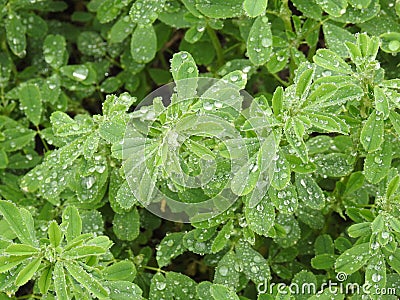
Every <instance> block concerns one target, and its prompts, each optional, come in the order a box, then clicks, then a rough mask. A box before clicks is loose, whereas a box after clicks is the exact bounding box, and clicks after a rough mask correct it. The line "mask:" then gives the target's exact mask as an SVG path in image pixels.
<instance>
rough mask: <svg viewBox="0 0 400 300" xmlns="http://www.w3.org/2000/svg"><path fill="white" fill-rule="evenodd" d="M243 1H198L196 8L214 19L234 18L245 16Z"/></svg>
mask: <svg viewBox="0 0 400 300" xmlns="http://www.w3.org/2000/svg"><path fill="white" fill-rule="evenodd" d="M242 6H243V1H239V0H214V1H212V2H210V1H208V0H197V1H196V8H197V9H198V10H199V11H200V12H201V13H202V14H204V15H205V16H207V17H209V18H213V19H219V18H220V19H225V18H234V17H238V16H240V15H242V14H243V8H242Z"/></svg>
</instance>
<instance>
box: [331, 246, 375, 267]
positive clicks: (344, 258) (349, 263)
mask: <svg viewBox="0 0 400 300" xmlns="http://www.w3.org/2000/svg"><path fill="white" fill-rule="evenodd" d="M369 258H370V254H369V243H363V244H359V245H355V246H353V247H352V248H350V249H348V250H346V251H345V252H343V253H342V254H341V255H340V256H339V257H338V258H337V259H336V263H335V270H336V272H344V273H346V274H348V275H350V274H353V273H354V272H356V271H357V270H358V269H360V268H361V267H362V266H363V265H365V263H366V262H367V261H368V259H369Z"/></svg>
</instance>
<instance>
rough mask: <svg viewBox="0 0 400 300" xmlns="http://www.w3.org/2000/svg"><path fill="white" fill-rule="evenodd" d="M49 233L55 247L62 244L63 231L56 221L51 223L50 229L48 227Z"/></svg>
mask: <svg viewBox="0 0 400 300" xmlns="http://www.w3.org/2000/svg"><path fill="white" fill-rule="evenodd" d="M48 235H49V240H50V243H51V244H52V245H53V246H54V247H58V246H59V245H60V242H61V239H62V236H63V235H62V232H61V229H60V227H59V226H58V224H57V222H56V221H52V222H51V223H50V226H49V229H48Z"/></svg>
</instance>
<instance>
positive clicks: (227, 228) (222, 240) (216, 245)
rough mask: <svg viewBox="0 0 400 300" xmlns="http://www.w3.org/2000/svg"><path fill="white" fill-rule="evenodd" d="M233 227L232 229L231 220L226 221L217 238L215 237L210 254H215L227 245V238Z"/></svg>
mask: <svg viewBox="0 0 400 300" xmlns="http://www.w3.org/2000/svg"><path fill="white" fill-rule="evenodd" d="M233 229H234V227H233V222H232V220H230V221H228V222H227V223H226V224H225V225H224V226H223V227H222V229H221V230H220V231H219V232H218V234H217V236H216V237H215V239H214V241H213V243H212V246H211V251H212V253H217V252H219V251H221V250H222V249H223V248H225V246H227V244H228V243H229V238H230V236H231V234H232V231H233Z"/></svg>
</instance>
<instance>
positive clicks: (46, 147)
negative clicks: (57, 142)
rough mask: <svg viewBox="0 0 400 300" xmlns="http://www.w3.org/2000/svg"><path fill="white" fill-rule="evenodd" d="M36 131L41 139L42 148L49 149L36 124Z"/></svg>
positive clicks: (47, 150)
mask: <svg viewBox="0 0 400 300" xmlns="http://www.w3.org/2000/svg"><path fill="white" fill-rule="evenodd" d="M36 132H37V133H38V135H39V138H40V140H41V141H42V144H43V147H44V149H45V150H46V152H49V151H50V149H49V146H47V143H46V141H45V140H44V139H43V137H42V135H41V134H40V129H39V127H38V126H36Z"/></svg>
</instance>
